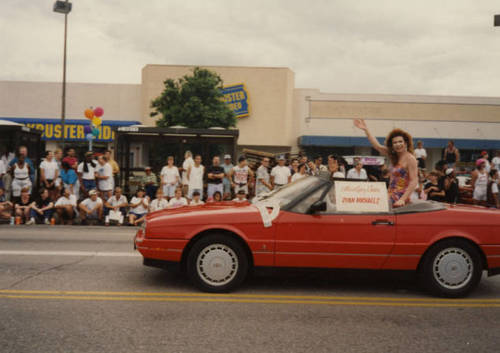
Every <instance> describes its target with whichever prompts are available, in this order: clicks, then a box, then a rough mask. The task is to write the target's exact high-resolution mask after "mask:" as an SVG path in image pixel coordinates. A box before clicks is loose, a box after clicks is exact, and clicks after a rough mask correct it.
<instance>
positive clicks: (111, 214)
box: [104, 186, 128, 225]
mask: <svg viewBox="0 0 500 353" xmlns="http://www.w3.org/2000/svg"><path fill="white" fill-rule="evenodd" d="M127 206H128V202H127V197H126V196H125V195H123V194H122V188H121V187H119V186H117V187H115V194H114V195H113V196H111V197H110V198H109V199H107V200H106V201H105V202H104V223H105V224H106V225H109V221H110V219H112V220H114V221H117V222H118V225H122V224H123V220H124V218H125V216H126V215H127Z"/></svg>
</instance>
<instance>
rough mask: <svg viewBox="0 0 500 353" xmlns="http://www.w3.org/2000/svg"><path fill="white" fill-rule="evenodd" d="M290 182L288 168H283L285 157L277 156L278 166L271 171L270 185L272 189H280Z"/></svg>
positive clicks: (290, 174) (290, 175) (290, 177)
mask: <svg viewBox="0 0 500 353" xmlns="http://www.w3.org/2000/svg"><path fill="white" fill-rule="evenodd" d="M291 181H292V173H291V172H290V168H288V167H287V166H285V156H279V158H278V165H277V166H275V167H274V168H273V169H272V170H271V184H272V185H273V188H280V187H282V186H284V185H286V184H289V183H290V182H291Z"/></svg>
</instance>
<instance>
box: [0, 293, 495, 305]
mask: <svg viewBox="0 0 500 353" xmlns="http://www.w3.org/2000/svg"><path fill="white" fill-rule="evenodd" d="M0 298H6V299H38V300H40V299H46V300H47V299H56V300H82V301H83V300H90V301H92V300H94V301H134V302H198V303H207V302H208V303H250V304H307V305H311V304H312V305H332V306H335V305H352V306H356V305H357V306H406V307H463V308H464V307H465V308H496V307H498V308H500V303H458V302H457V303H453V302H450V303H432V302H429V303H415V302H407V303H404V302H399V303H398V302H389V303H388V302H377V301H369V302H367V301H335V300H330V301H328V300H277V299H234V298H181V297H178V298H176V297H173V298H169V297H167V298H157V297H150V298H148V297H109V296H71V295H16V294H0Z"/></svg>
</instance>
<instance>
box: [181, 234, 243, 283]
mask: <svg viewBox="0 0 500 353" xmlns="http://www.w3.org/2000/svg"><path fill="white" fill-rule="evenodd" d="M248 267H249V263H248V256H247V254H246V251H245V249H244V248H243V246H242V244H241V243H240V242H239V241H238V240H236V239H234V238H231V237H229V236H225V235H220V234H212V235H207V236H205V237H203V238H201V239H200V240H198V241H197V242H196V243H195V244H194V245H193V247H192V248H191V250H190V252H189V254H188V258H187V274H188V277H189V279H190V280H191V281H192V282H193V284H194V285H195V286H197V287H198V288H200V289H201V290H203V291H206V292H212V293H224V292H229V291H231V290H233V289H234V288H236V287H237V286H238V285H240V284H241V283H242V282H243V281H244V280H245V278H246V275H247V273H248Z"/></svg>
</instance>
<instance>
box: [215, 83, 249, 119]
mask: <svg viewBox="0 0 500 353" xmlns="http://www.w3.org/2000/svg"><path fill="white" fill-rule="evenodd" d="M222 94H223V95H224V97H223V100H224V102H225V103H226V104H227V105H228V106H229V109H231V110H232V111H233V112H234V115H235V116H236V117H237V118H243V117H245V116H249V115H250V104H249V103H248V92H247V90H246V88H245V85H244V84H243V83H240V84H237V85H232V86H227V87H224V88H223V89H222Z"/></svg>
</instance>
